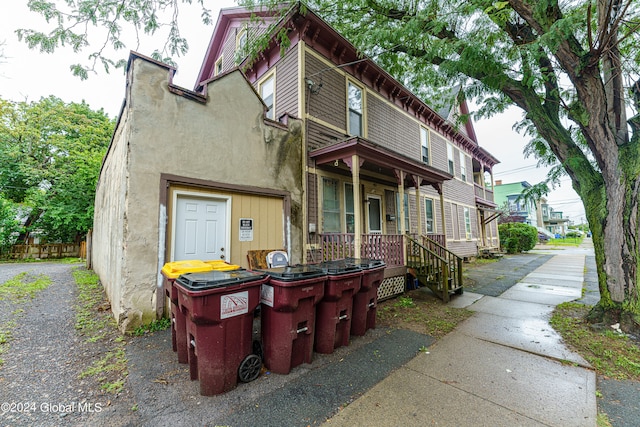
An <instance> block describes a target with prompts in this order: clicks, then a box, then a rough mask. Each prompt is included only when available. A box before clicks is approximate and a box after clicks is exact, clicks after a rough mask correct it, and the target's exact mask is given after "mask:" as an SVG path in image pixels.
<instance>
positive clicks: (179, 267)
mask: <svg viewBox="0 0 640 427" xmlns="http://www.w3.org/2000/svg"><path fill="white" fill-rule="evenodd" d="M211 270H213V266H212V265H211V264H208V263H206V262H204V261H201V260H198V259H192V260H184V261H173V262H168V263H166V264H165V265H164V266H163V267H162V274H163V275H164V276H165V277H166V278H168V279H177V278H178V277H180V276H181V275H182V274H185V273H201V272H204V271H211Z"/></svg>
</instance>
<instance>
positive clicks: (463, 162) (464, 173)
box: [460, 151, 467, 182]
mask: <svg viewBox="0 0 640 427" xmlns="http://www.w3.org/2000/svg"><path fill="white" fill-rule="evenodd" d="M460 179H461V180H463V181H465V182H466V181H467V158H466V156H465V155H464V153H463V152H462V151H460Z"/></svg>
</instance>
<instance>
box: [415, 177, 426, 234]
mask: <svg viewBox="0 0 640 427" xmlns="http://www.w3.org/2000/svg"><path fill="white" fill-rule="evenodd" d="M421 181H422V179H421V178H420V177H419V176H418V175H414V176H413V182H414V186H415V188H416V211H417V215H418V236H422V214H421V212H422V210H421V209H420V182H421ZM425 234H426V233H425Z"/></svg>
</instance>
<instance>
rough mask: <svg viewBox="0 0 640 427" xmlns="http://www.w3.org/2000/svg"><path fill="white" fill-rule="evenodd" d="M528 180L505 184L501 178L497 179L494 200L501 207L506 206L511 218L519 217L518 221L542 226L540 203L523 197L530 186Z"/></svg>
mask: <svg viewBox="0 0 640 427" xmlns="http://www.w3.org/2000/svg"><path fill="white" fill-rule="evenodd" d="M530 187H531V184H529V183H528V182H527V181H520V182H511V183H508V184H503V183H502V181H501V180H496V182H495V186H494V200H495V203H496V204H497V205H498V207H499V208H500V209H502V208H506V209H507V212H506V213H507V214H508V215H509V216H510V217H511V218H519V221H517V222H523V223H525V224H529V225H533V226H534V227H536V228H537V227H538V226H542V222H539V221H538V216H539V215H538V204H537V203H536V202H534V201H532V200H526V201H525V200H524V199H521V198H520V196H521V195H522V192H523V191H524V190H525V189H527V188H530Z"/></svg>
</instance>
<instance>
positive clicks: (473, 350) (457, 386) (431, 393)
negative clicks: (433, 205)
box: [326, 248, 597, 427]
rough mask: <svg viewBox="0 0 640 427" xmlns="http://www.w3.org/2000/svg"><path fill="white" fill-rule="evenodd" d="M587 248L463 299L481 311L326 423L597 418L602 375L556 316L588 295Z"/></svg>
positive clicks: (590, 421)
mask: <svg viewBox="0 0 640 427" xmlns="http://www.w3.org/2000/svg"><path fill="white" fill-rule="evenodd" d="M585 249H586V250H587V251H588V248H579V250H568V251H561V252H559V253H558V252H557V251H556V253H558V254H557V255H554V256H553V257H552V258H551V259H549V260H548V261H547V262H546V263H544V264H543V265H542V266H540V267H538V268H537V269H536V270H534V271H533V272H531V273H530V274H528V275H527V276H525V277H524V278H523V279H522V280H521V281H520V282H519V283H518V284H516V285H515V286H513V287H511V288H510V289H509V290H507V291H506V292H504V293H503V294H501V295H500V296H499V297H490V296H483V295H480V294H473V293H469V292H467V293H465V294H464V295H463V296H461V297H457V298H454V299H453V301H452V302H451V305H452V306H456V307H467V308H468V309H470V310H473V311H475V312H476V314H474V315H473V316H472V317H471V318H469V319H468V320H467V321H465V322H464V323H462V324H461V325H460V326H458V328H457V329H456V330H455V331H454V332H451V333H449V334H448V335H447V336H445V337H444V338H442V339H441V340H439V341H438V342H437V343H436V344H434V345H433V346H431V347H429V351H428V352H427V353H421V354H419V355H418V356H416V357H415V358H414V359H412V360H411V361H410V362H409V363H407V364H405V365H403V366H402V367H401V368H399V369H398V370H396V371H395V372H394V373H392V374H391V375H389V376H388V377H387V378H386V379H384V380H383V381H382V382H380V383H378V384H377V385H376V386H375V387H373V388H372V389H370V390H369V391H368V392H367V393H365V394H364V395H363V396H362V397H360V398H359V399H357V400H356V401H355V402H353V403H351V404H350V405H349V406H347V407H346V408H345V409H343V410H342V411H341V412H339V413H338V414H337V415H336V416H334V417H332V418H331V419H329V420H328V421H327V423H326V424H330V425H334V426H355V425H367V426H398V425H403V426H425V425H438V426H492V427H494V426H509V427H511V426H559V427H560V426H561V427H567V426H595V425H596V415H597V404H596V375H595V373H594V372H593V370H591V369H589V365H588V363H587V362H586V361H585V360H584V359H582V358H581V357H580V356H579V355H578V354H575V353H573V352H571V351H570V350H569V349H568V348H567V347H565V345H564V344H563V343H562V340H561V338H560V336H559V335H558V334H557V333H556V332H555V331H554V330H553V329H552V328H551V326H550V325H549V322H548V320H549V316H550V313H551V312H552V311H553V308H554V306H555V305H557V304H560V303H561V302H564V301H572V300H575V299H578V298H580V296H581V292H582V285H583V281H584V277H583V276H584V267H585V253H586V252H585ZM567 362H570V363H567Z"/></svg>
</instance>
